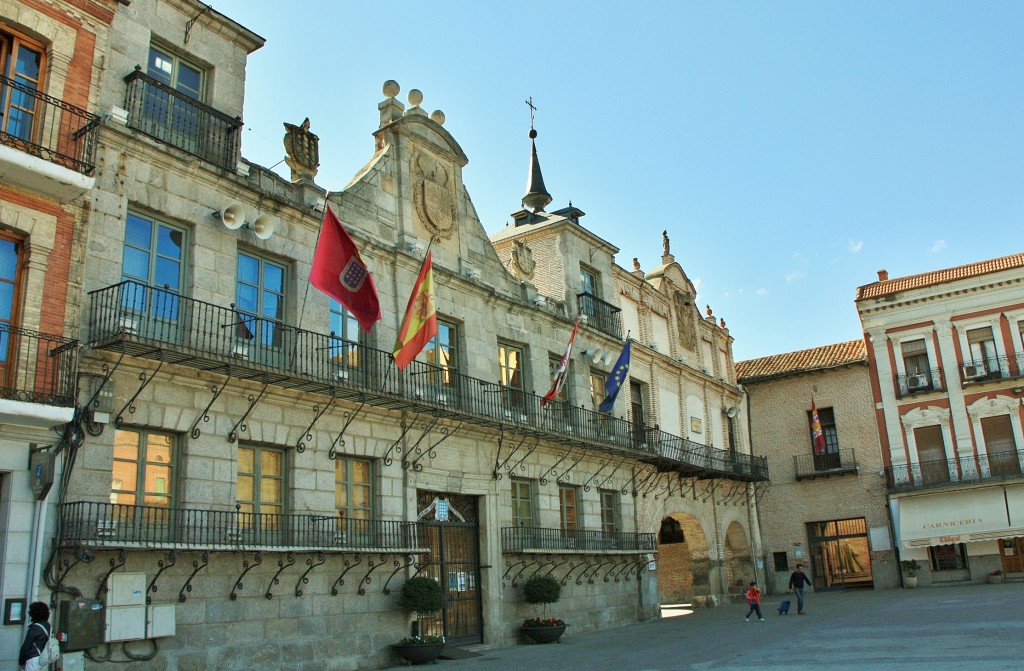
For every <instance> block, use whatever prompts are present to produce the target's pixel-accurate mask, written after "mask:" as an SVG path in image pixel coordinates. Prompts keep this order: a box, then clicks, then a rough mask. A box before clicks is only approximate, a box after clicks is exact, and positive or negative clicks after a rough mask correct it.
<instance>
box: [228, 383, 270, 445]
mask: <svg viewBox="0 0 1024 671" xmlns="http://www.w3.org/2000/svg"><path fill="white" fill-rule="evenodd" d="M269 386H270V376H269V375H267V374H266V373H264V374H263V388H262V389H260V393H259V395H257V396H255V397H254V396H253V395H252V394H249V408H248V409H247V410H246V411H245V414H244V415H242V417H241V419H239V420H238V421H237V422H235V425H234V426H233V427H231V432H230V433H228V442H229V443H234V442H235V441H237V440H238V434H237V433H236V431H242V432H246V431H248V430H249V427H248V426H246V424H245V420H246V418H248V417H249V413H251V412H252V409H253V408H255V407H256V404H257V403H259V402H260V399H262V398H263V394H265V393H267V387H269Z"/></svg>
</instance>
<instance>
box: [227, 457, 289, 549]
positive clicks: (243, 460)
mask: <svg viewBox="0 0 1024 671" xmlns="http://www.w3.org/2000/svg"><path fill="white" fill-rule="evenodd" d="M236 487H237V493H236V497H235V498H236V502H237V503H238V506H239V508H238V510H239V512H240V513H242V515H241V517H240V519H239V526H240V527H243V528H257V529H277V528H279V527H280V523H281V515H283V514H284V512H285V500H284V495H285V453H284V450H281V449H278V448H275V447H264V446H255V445H248V446H240V447H239V448H238V473H237V480H236Z"/></svg>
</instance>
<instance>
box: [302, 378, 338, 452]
mask: <svg viewBox="0 0 1024 671" xmlns="http://www.w3.org/2000/svg"><path fill="white" fill-rule="evenodd" d="M337 398H338V391H337V389H336V388H335V387H331V398H330V400H329V401H327V403H326V404H324V409H323V410H321V409H320V404H317V405H314V406H313V421H312V422H310V423H309V426H307V427H306V430H305V431H303V432H302V434H301V435H300V437H299V442H298V443H296V444H295V451H296V452H300V453H301V452H305V451H306V442H305V441H307V440H308V441H310V442H312V441H313V427H314V426H316V423H317V422H318V421H319V420H320V418H321V417H323V416H324V413H325V412H327V411H328V410H330V409H331V406H332V405H334V401H335V399H337Z"/></svg>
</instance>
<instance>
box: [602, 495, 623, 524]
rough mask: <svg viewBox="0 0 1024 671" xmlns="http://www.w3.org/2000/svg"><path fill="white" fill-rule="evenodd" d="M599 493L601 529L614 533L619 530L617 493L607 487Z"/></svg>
mask: <svg viewBox="0 0 1024 671" xmlns="http://www.w3.org/2000/svg"><path fill="white" fill-rule="evenodd" d="M600 495H601V531H603V532H604V533H606V534H614V533H615V532H617V531H618V530H619V493H618V492H616V491H611V490H607V489H602V490H601V491H600Z"/></svg>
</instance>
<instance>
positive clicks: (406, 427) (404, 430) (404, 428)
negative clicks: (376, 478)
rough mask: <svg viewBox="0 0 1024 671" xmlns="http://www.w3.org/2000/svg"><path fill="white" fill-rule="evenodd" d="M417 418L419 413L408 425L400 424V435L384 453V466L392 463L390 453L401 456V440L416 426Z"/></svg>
mask: <svg viewBox="0 0 1024 671" xmlns="http://www.w3.org/2000/svg"><path fill="white" fill-rule="evenodd" d="M419 416H420V413H418V412H417V413H416V414H415V415H414V416H413V418H412V421H411V422H409V423H408V424H406V423H404V422H403V423H402V433H400V434H398V438H396V439H395V442H393V443H391V447H389V448H388V449H387V450H385V451H384V459H383V461H384V465H385V466H390V465H391V464H393V463H394V461H393V460H392V459H391V452H392V451H394V452H395V454H396V455H401V454H402V439H403V438H405V435H406V434H407V433H409V429H411V428H412V427H413V425H414V424H416V420H417V419H419ZM435 421H436V420H435Z"/></svg>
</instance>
